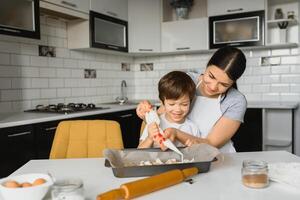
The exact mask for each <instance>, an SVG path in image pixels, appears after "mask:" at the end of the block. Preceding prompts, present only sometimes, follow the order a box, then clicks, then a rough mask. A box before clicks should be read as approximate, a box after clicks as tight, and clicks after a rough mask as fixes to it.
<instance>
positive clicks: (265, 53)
mask: <svg viewBox="0 0 300 200" xmlns="http://www.w3.org/2000/svg"><path fill="white" fill-rule="evenodd" d="M270 55H271V51H270V50H268V49H266V50H253V51H252V57H262V56H270Z"/></svg>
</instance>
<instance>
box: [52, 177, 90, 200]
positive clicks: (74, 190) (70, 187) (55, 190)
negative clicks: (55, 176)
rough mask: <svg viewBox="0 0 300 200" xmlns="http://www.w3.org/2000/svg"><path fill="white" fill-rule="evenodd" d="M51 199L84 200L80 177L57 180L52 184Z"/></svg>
mask: <svg viewBox="0 0 300 200" xmlns="http://www.w3.org/2000/svg"><path fill="white" fill-rule="evenodd" d="M51 197H52V200H84V190H83V183H82V181H81V180H80V179H64V180H58V181H56V182H55V183H54V185H53V186H52V191H51Z"/></svg>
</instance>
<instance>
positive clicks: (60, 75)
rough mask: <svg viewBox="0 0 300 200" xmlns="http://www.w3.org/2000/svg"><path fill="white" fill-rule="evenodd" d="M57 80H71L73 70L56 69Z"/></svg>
mask: <svg viewBox="0 0 300 200" xmlns="http://www.w3.org/2000/svg"><path fill="white" fill-rule="evenodd" d="M56 76H57V78H69V77H71V69H56Z"/></svg>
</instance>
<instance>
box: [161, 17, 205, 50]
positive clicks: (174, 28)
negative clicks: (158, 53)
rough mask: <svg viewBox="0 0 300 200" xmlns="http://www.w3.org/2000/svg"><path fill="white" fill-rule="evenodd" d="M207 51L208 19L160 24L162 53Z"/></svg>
mask: <svg viewBox="0 0 300 200" xmlns="http://www.w3.org/2000/svg"><path fill="white" fill-rule="evenodd" d="M206 49H208V19H207V18H200V19H190V20H184V21H173V22H164V23H162V51H163V52H174V51H190V50H206Z"/></svg>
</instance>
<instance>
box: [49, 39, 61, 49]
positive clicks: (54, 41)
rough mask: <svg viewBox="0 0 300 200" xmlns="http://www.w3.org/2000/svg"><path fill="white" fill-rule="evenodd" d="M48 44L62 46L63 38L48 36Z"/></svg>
mask: <svg viewBox="0 0 300 200" xmlns="http://www.w3.org/2000/svg"><path fill="white" fill-rule="evenodd" d="M48 45H49V46H54V47H61V48H63V47H64V39H62V38H58V37H51V36H49V37H48Z"/></svg>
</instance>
